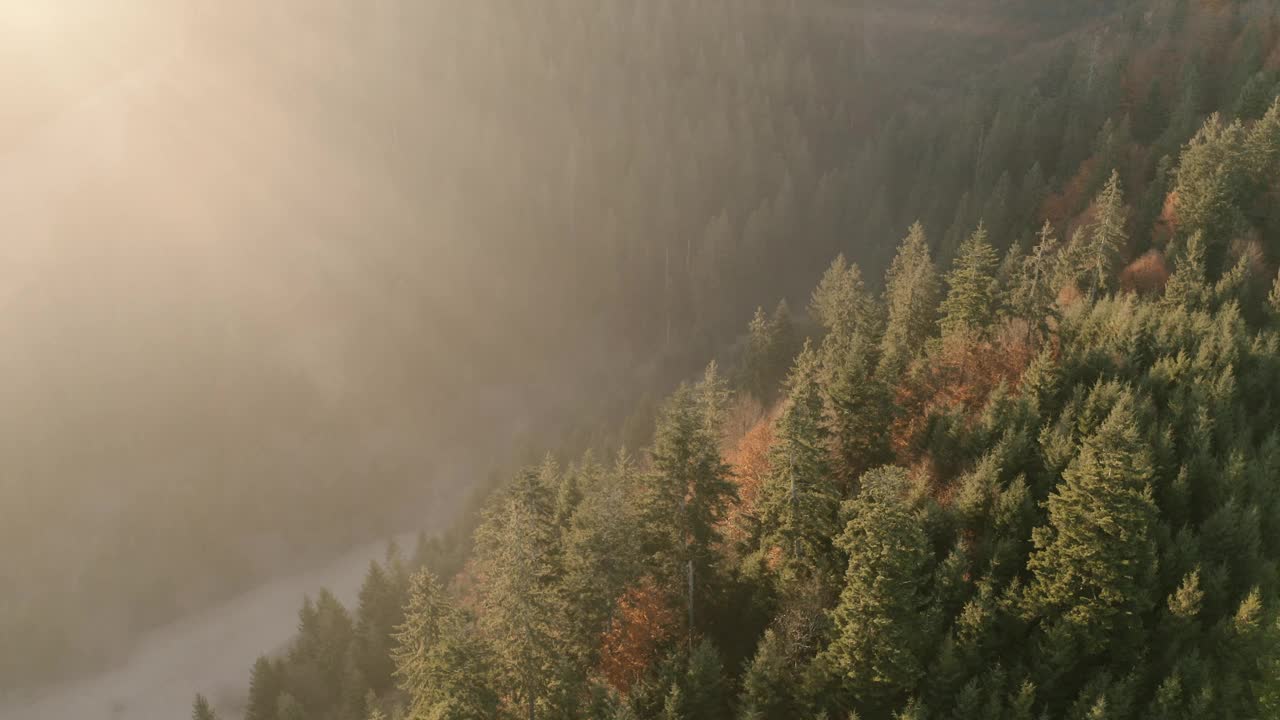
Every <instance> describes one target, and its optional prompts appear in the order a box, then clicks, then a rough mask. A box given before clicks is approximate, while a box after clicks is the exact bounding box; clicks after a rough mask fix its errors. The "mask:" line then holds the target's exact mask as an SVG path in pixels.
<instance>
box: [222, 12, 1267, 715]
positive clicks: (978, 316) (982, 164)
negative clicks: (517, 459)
mask: <svg viewBox="0 0 1280 720" xmlns="http://www.w3.org/2000/svg"><path fill="white" fill-rule="evenodd" d="M659 6H660V7H664V8H668V9H669V8H672V7H678V4H677V5H663V4H659V5H658V6H654V7H659ZM548 7H555V6H554V4H553V6H548ZM1278 11H1280V8H1278V7H1277V6H1276V5H1275V3H1271V2H1247V3H1189V2H1177V1H1174V2H1167V3H1159V2H1157V3H1134V4H1131V5H1125V6H1124V7H1122V8H1120V9H1119V11H1118V13H1117V14H1115V15H1113V16H1111V18H1110V20H1109V22H1108V23H1106V24H1104V25H1101V26H1099V27H1097V28H1094V29H1092V30H1091V32H1089V33H1086V34H1084V35H1082V36H1080V37H1078V38H1077V42H1075V43H1070V44H1068V45H1066V46H1064V48H1063V50H1062V52H1061V54H1059V55H1057V56H1056V58H1050V59H1049V60H1048V61H1047V68H1046V69H1044V71H1043V72H1042V73H1039V74H1038V75H1036V76H1035V77H1031V78H1026V79H1025V80H1026V82H1022V83H1019V82H1017V81H1015V80H1013V79H1009V78H1005V77H1001V78H1000V81H1001V82H1002V83H1007V84H1006V85H1002V86H1001V89H985V90H983V89H979V90H975V91H974V92H973V93H970V94H968V95H966V96H965V97H963V98H956V99H955V100H956V102H957V105H956V107H957V109H958V110H959V112H957V113H954V114H949V115H947V116H946V117H938V116H936V114H934V115H928V114H924V113H921V114H918V115H913V114H911V113H910V112H907V113H906V114H904V115H903V116H902V117H901V118H900V120H901V121H900V122H895V123H894V124H892V125H889V126H887V129H886V130H885V131H884V132H883V133H880V134H878V135H876V136H875V138H876V139H875V140H873V141H871V142H869V143H868V145H867V146H866V147H865V148H861V149H859V150H858V151H857V153H856V156H855V157H854V158H853V159H851V160H850V161H849V164H848V165H844V166H841V167H840V168H837V169H831V170H830V171H829V172H830V173H832V175H831V177H833V178H834V177H840V178H842V179H840V180H831V181H830V183H828V185H829V188H828V189H829V190H830V191H831V192H833V193H834V194H833V195H832V196H831V198H830V199H828V200H824V201H823V202H830V203H832V205H831V208H830V210H829V211H830V212H839V213H840V214H842V215H845V216H847V218H848V219H847V220H845V221H842V222H847V224H844V225H839V226H838V227H839V228H840V230H839V232H838V233H837V232H836V231H835V227H837V226H835V225H828V226H827V227H828V228H829V229H831V231H832V232H833V235H832V236H831V237H830V238H828V240H827V241H824V240H822V239H821V236H820V234H814V232H813V231H812V229H804V228H806V227H807V226H806V225H805V223H822V222H829V219H827V220H824V217H827V216H825V215H824V212H827V211H824V210H823V209H822V207H821V206H820V203H819V199H820V198H821V197H822V193H823V190H822V181H821V180H819V181H815V182H814V183H813V184H811V185H810V186H809V187H808V189H807V191H805V192H799V193H798V194H797V195H796V196H795V197H794V198H792V200H788V202H792V201H799V199H800V198H803V199H804V201H805V202H811V203H812V206H811V207H806V208H805V209H794V208H793V210H791V211H789V212H790V213H794V214H788V215H787V218H788V220H787V222H786V224H784V225H783V226H781V227H783V228H785V229H786V230H787V231H788V232H790V231H791V230H792V229H794V236H798V237H801V238H804V239H805V242H804V243H796V244H795V246H790V245H787V244H785V243H784V242H783V241H782V240H780V239H775V240H774V241H772V242H773V243H776V245H771V244H770V243H766V244H765V245H764V246H762V247H765V248H769V247H773V248H775V249H776V252H779V253H782V252H784V251H785V250H784V248H788V247H795V248H796V249H797V252H810V251H812V250H814V249H815V248H817V249H820V250H822V251H824V252H826V253H827V255H828V256H829V255H830V254H832V253H831V252H830V250H834V249H837V248H839V247H840V243H839V241H837V240H835V236H836V235H839V234H842V233H845V232H848V231H849V230H850V228H855V227H856V228H860V231H859V234H857V235H855V236H854V237H858V238H861V239H866V241H867V243H868V245H864V246H859V247H857V248H853V249H851V250H856V251H857V252H858V253H859V255H858V256H857V258H858V260H859V262H850V261H849V260H847V259H846V258H845V257H844V256H840V257H838V258H837V259H836V260H835V261H834V262H833V263H831V265H830V266H829V267H828V268H827V270H826V272H825V273H823V274H822V276H821V279H820V280H819V282H818V284H817V285H816V287H815V288H814V289H813V291H812V292H811V294H810V302H809V304H808V307H807V313H805V316H804V317H801V316H800V315H797V314H796V313H794V312H793V311H792V310H791V309H790V308H788V307H787V305H786V304H785V303H784V304H782V305H780V306H779V307H778V309H776V310H774V311H773V312H769V311H767V310H765V309H764V308H763V307H761V308H760V309H759V310H758V311H757V312H756V313H755V316H754V317H753V319H752V320H751V322H750V323H749V325H748V328H747V333H746V338H745V341H743V342H740V343H738V346H737V350H738V352H737V353H736V354H735V355H734V356H733V357H732V361H731V362H730V363H728V364H727V366H726V367H727V369H722V368H721V367H720V366H718V365H717V364H716V363H712V364H711V365H710V366H709V367H708V368H707V370H706V372H705V373H704V374H703V375H702V376H701V377H700V379H698V380H697V381H696V382H690V383H686V384H683V385H681V386H680V387H679V388H678V389H676V390H675V391H674V392H673V393H672V394H671V395H670V396H669V397H668V398H667V399H666V400H665V401H664V402H662V403H661V404H660V405H659V406H658V407H657V408H656V412H655V413H654V414H653V427H654V431H653V432H652V434H651V436H649V437H647V438H645V440H644V442H643V445H642V447H640V448H639V449H638V450H635V449H633V450H631V451H625V450H624V451H619V450H617V449H616V448H599V449H597V450H596V451H593V452H588V453H587V454H585V455H583V456H581V457H579V458H578V459H575V460H573V461H572V462H569V463H568V464H566V465H562V464H561V462H560V461H557V460H556V459H554V458H552V457H548V459H546V460H545V461H544V462H542V463H541V464H537V465H533V466H531V467H529V468H528V469H526V470H524V471H521V472H520V473H518V474H517V475H516V477H515V478H513V479H512V480H511V481H510V482H509V483H507V484H505V485H503V486H502V487H500V488H499V489H497V490H496V491H494V492H493V494H492V495H491V496H490V497H489V498H488V499H487V500H486V501H485V502H484V509H483V510H482V511H481V512H479V513H478V514H477V515H475V516H474V522H475V523H476V527H475V529H474V532H471V529H470V528H468V527H466V525H465V523H464V526H463V528H464V529H462V530H459V531H457V532H455V533H454V534H453V535H452V536H451V538H452V539H451V540H450V541H449V542H448V543H447V547H446V544H439V543H437V545H435V546H430V545H428V544H426V543H424V546H423V550H422V551H421V552H420V553H419V554H418V559H417V560H416V561H415V562H413V563H409V564H407V565H406V564H405V563H403V562H402V561H397V560H394V559H392V560H389V561H388V563H387V565H386V566H385V567H384V566H381V565H379V566H375V568H374V569H371V571H370V579H369V581H368V582H367V583H366V592H362V598H361V607H360V609H359V610H358V612H357V620H356V621H354V622H353V621H352V620H351V619H350V617H348V616H347V614H346V611H345V610H344V609H342V608H341V607H340V606H335V604H334V603H333V602H331V600H332V598H331V597H329V598H326V596H325V595H323V594H322V595H321V596H320V597H319V598H318V599H317V601H316V602H314V603H311V602H308V604H306V605H305V606H304V608H303V610H302V613H301V616H300V618H301V619H300V633H299V636H298V638H297V640H296V641H295V645H294V647H293V648H291V649H290V651H289V652H288V653H287V654H286V655H285V656H284V657H282V658H278V659H275V660H271V659H263V660H261V661H259V663H258V665H257V666H255V668H254V671H253V684H252V687H251V692H250V714H249V717H250V718H253V720H278V719H281V718H286V717H293V715H290V714H289V713H295V714H299V716H305V717H319V718H333V719H334V720H363V719H364V718H382V717H388V718H405V719H406V720H420V719H424V718H441V719H443V718H458V719H462V718H492V717H508V716H509V717H523V718H530V719H531V720H535V719H536V718H619V719H621V718H663V719H664V720H666V719H670V720H674V719H676V718H687V719H689V720H692V719H694V718H699V719H701V718H720V717H724V718H730V717H733V718H741V719H742V720H747V719H751V720H757V719H762V718H765V719H773V718H777V719H778V720H783V719H785V718H795V717H813V718H824V717H825V718H845V717H861V718H895V719H902V720H907V719H913V720H923V719H925V718H955V719H956V720H964V719H967V718H975V719H976V718H1004V719H1007V720H1033V719H1036V718H1055V719H1056V718H1064V719H1067V718H1070V719H1073V720H1074V719H1076V718H1080V719H1082V720H1083V719H1086V718H1088V719H1090V720H1094V719H1096V720H1102V719H1106V718H1182V719H1187V720H1190V719H1191V718H1240V719H1241V720H1245V719H1248V718H1259V717H1270V716H1272V715H1273V714H1274V713H1276V712H1278V711H1280V624H1278V620H1280V576H1278V575H1277V567H1278V566H1277V562H1280V534H1277V532H1276V531H1275V530H1274V526H1276V523H1275V522H1274V520H1275V518H1276V517H1278V516H1280V490H1278V488H1280V486H1277V485H1276V478H1277V473H1278V472H1280V434H1278V433H1277V430H1276V428H1277V427H1280V415H1278V414H1277V413H1278V412H1280V410H1278V408H1280V395H1278V394H1277V393H1278V392H1280V391H1278V390H1277V388H1280V276H1277V274H1276V270H1275V268H1276V260H1277V258H1280V245H1278V243H1280V226H1278V225H1277V224H1276V215H1275V212H1274V207H1275V193H1276V192H1277V178H1280V101H1277V85H1276V80H1277V76H1276V75H1275V72H1276V61H1275V59H1274V58H1275V57H1276V53H1277V45H1276V29H1277V22H1276V21H1277V12H1278ZM542 12H554V10H545V11H542ZM645 12H648V11H645ZM653 12H655V13H658V12H659V11H653ZM639 14H640V13H637V15H639ZM584 26H586V23H585V21H584ZM696 27H697V26H696V25H695V26H693V28H692V29H687V31H688V32H693V31H694V30H695V29H696ZM639 37H647V36H645V35H644V34H640V35H639ZM712 47H714V45H712ZM664 59H673V58H671V57H668V56H664ZM815 65H821V63H815ZM565 72H569V71H568V70H565ZM568 86H569V87H573V85H572V83H570V84H569V85H568ZM789 86H790V85H789ZM800 87H803V86H802V85H801V86H800ZM1009 88H1012V89H1009ZM818 92H820V91H818ZM823 97H824V98H826V97H828V96H825V95H824V96H823ZM730 106H731V105H730ZM1215 109H1217V110H1219V112H1218V113H1213V112H1211V111H1212V110H1215ZM672 133H674V134H672V137H676V138H679V137H681V136H680V135H679V133H675V132H674V131H672ZM664 137H665V135H664ZM833 142H834V140H833ZM835 144H836V145H838V143H835ZM783 156H784V157H790V156H788V155H786V154H785V153H784V154H783ZM683 157H687V156H683ZM824 157H830V156H829V155H826V154H824ZM739 159H740V160H742V161H743V162H749V161H750V159H746V158H739ZM699 167H700V168H705V167H707V166H702V165H700V166H699ZM786 177H788V174H787V173H783V178H784V180H785V179H786ZM1014 178H1017V181H1016V182H1017V184H1016V185H1015V180H1014ZM824 179H825V178H824ZM791 182H795V181H794V180H792V181H791ZM831 183H839V185H838V187H839V189H838V190H835V189H834V188H835V187H837V186H836V185H832V184H831ZM717 187H720V185H717ZM859 188H862V190H859ZM870 188H876V190H875V191H874V192H872V191H870V190H869V189H870ZM868 198H872V200H870V201H869V202H868V204H866V205H860V204H859V203H863V202H867V199H868ZM768 206H769V207H770V208H777V207H786V203H782V202H779V203H776V204H774V203H773V202H772V201H771V202H770V204H769V205H768ZM795 207H798V206H795ZM913 208H914V209H913ZM756 209H758V208H752V209H748V213H749V214H753V213H754V211H755V210H756ZM911 213H917V214H918V216H919V218H920V221H919V222H916V223H915V224H912V221H913V219H914V217H915V215H912V214H911ZM714 217H716V218H720V217H721V216H720V215H718V214H716V215H715V216H714ZM724 217H726V218H728V219H727V222H728V225H729V227H731V228H732V227H737V226H736V225H735V224H734V223H735V222H736V221H735V220H734V219H733V218H734V216H733V215H732V214H726V215H725V216H724ZM713 224H717V225H721V228H723V224H721V223H720V220H719V219H717V220H715V221H714V222H713ZM642 227H643V226H642ZM875 227H879V228H880V229H879V230H873V229H871V228H875ZM892 227H898V228H908V227H909V229H908V230H907V231H906V233H905V238H904V239H902V241H901V242H900V243H899V244H898V245H897V247H896V250H893V249H892V248H891V247H888V246H886V247H887V251H886V252H885V253H884V254H883V256H877V255H876V253H875V242H876V240H875V239H876V238H882V237H883V235H884V233H887V232H889V228H892ZM723 232H724V231H723V229H721V230H716V231H715V232H711V233H709V235H710V236H716V235H718V234H722V233H723ZM728 235H729V236H732V235H733V233H732V232H729V233H728ZM681 236H682V235H681V234H679V233H677V234H675V235H674V237H681ZM690 237H698V236H697V235H692V236H690ZM810 241H812V244H810ZM723 252H724V255H723V257H721V256H718V255H717V256H716V257H717V260H716V262H715V263H712V265H711V267H712V268H713V269H714V268H717V267H721V266H720V265H719V264H718V263H719V262H720V260H721V259H723V260H724V261H725V262H740V261H743V257H744V253H747V252H748V251H746V250H744V249H742V248H741V247H737V248H731V249H726V250H724V251H723ZM863 253H866V254H865V255H864V254H863ZM694 254H696V252H695V251H693V250H690V256H693V255H694ZM662 255H663V257H664V258H665V257H667V256H668V249H663V250H662ZM851 255H852V252H851ZM755 257H756V258H763V257H765V256H764V255H757V256H755ZM651 260H654V261H655V262H656V259H654V258H651ZM879 266H886V267H887V271H886V272H885V273H884V277H883V280H882V281H876V282H875V284H874V285H873V284H871V283H870V282H869V281H868V279H867V278H866V277H864V273H863V270H862V268H863V267H879ZM690 267H693V266H692V265H690ZM765 267H767V264H766V265H765ZM666 270H667V268H666V267H665V260H664V264H663V266H662V269H661V270H659V269H658V267H657V266H655V269H654V272H655V273H658V274H659V275H661V274H663V273H665V272H666ZM727 275H728V276H733V277H737V278H739V279H741V278H743V277H746V276H744V275H733V274H732V273H727ZM686 279H687V281H688V287H689V288H699V291H706V292H709V293H712V294H714V295H715V296H716V297H717V298H724V297H725V296H726V295H725V293H728V292H731V291H730V290H729V289H727V288H725V287H723V286H721V285H716V284H714V282H713V281H712V280H710V279H708V278H707V277H700V276H697V275H696V274H690V275H689V276H687V278H686ZM653 287H662V288H663V292H668V291H669V290H670V288H671V283H670V282H662V281H659V282H656V283H655V284H654V285H653ZM748 290H749V285H748V284H744V285H743V286H742V287H741V288H740V289H739V290H738V291H740V292H744V293H745V292H747V291H748ZM682 302H687V303H688V305H682V306H679V307H677V312H675V313H674V315H675V316H677V317H679V318H681V319H682V321H684V322H688V323H697V322H698V320H696V318H697V317H698V313H700V312H709V311H707V310H706V306H705V303H706V302H707V301H706V300H705V298H694V297H686V298H684V300H682ZM733 302H734V303H736V302H737V301H733ZM726 314H731V313H726ZM665 336H666V328H663V329H662V331H661V332H658V333H657V334H656V336H655V341H658V340H657V338H662V339H665ZM604 450H608V452H607V453H606V452H604ZM473 539H474V544H473V543H472V540H473ZM409 567H415V568H420V569H417V570H413V571H411V570H410V569H409ZM375 570H376V572H375ZM388 578H392V579H390V580H388ZM378 588H393V590H391V591H386V590H379V589H378ZM384 592H385V593H387V594H386V595H384ZM366 594H368V595H369V596H371V597H372V596H375V595H376V596H380V597H388V598H389V597H392V596H394V597H395V598H396V599H397V600H398V602H392V601H391V600H387V601H386V602H385V603H373V602H372V601H370V602H369V605H370V607H373V605H375V604H376V605H377V606H378V607H380V608H383V610H380V611H378V612H377V615H378V618H379V619H378V620H376V621H375V620H373V619H371V618H370V617H366V616H367V615H369V614H370V613H373V611H372V610H369V609H366V602H365V596H366ZM362 618H363V619H362ZM362 622H363V623H364V627H365V628H366V629H369V628H373V630H372V631H367V632H365V633H364V636H366V640H364V641H358V640H357V639H356V638H357V637H360V636H361V634H360V633H357V632H355V631H354V630H353V628H355V627H359V626H360V625H361V623H362ZM369 638H372V639H369ZM362 643H364V644H363V645H362ZM362 647H363V648H366V651H362V650H360V648H362ZM317 648H328V649H329V650H328V651H327V652H324V651H319V650H317ZM370 648H374V649H370ZM362 652H364V653H365V654H364V655H363V657H365V658H366V660H365V661H364V664H363V665H362V664H361V661H359V660H358V658H360V657H362ZM378 652H382V654H381V655H378ZM388 661H389V662H388ZM307 673H318V674H319V676H320V677H324V678H327V679H328V681H327V682H314V681H308V680H307ZM255 708H256V709H255ZM197 711H199V703H198V705H197Z"/></svg>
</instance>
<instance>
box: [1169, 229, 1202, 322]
mask: <svg viewBox="0 0 1280 720" xmlns="http://www.w3.org/2000/svg"><path fill="white" fill-rule="evenodd" d="M1205 274H1206V272H1205V246H1204V241H1203V236H1202V235H1201V233H1195V234H1194V235H1192V236H1191V237H1189V238H1187V243H1186V246H1185V247H1183V249H1182V254H1181V255H1180V256H1179V257H1178V259H1177V262H1176V263H1175V265H1174V269H1173V275H1171V276H1170V277H1169V282H1168V283H1166V284H1165V288H1164V299H1165V301H1166V303H1168V304H1170V305H1174V306H1181V307H1185V308H1186V309H1188V310H1207V309H1208V306H1209V301H1210V299H1211V297H1212V294H1213V289H1212V288H1211V287H1210V286H1209V282H1208V280H1207V279H1206V278H1205Z"/></svg>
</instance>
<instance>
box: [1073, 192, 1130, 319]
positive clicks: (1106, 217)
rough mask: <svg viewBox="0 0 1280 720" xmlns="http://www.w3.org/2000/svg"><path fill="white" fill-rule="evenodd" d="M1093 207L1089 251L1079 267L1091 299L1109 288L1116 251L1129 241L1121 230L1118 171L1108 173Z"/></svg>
mask: <svg viewBox="0 0 1280 720" xmlns="http://www.w3.org/2000/svg"><path fill="white" fill-rule="evenodd" d="M1094 207H1095V210H1096V212H1097V217H1096V218H1095V219H1094V222H1093V227H1092V229H1091V233H1090V236H1091V237H1090V243H1089V252H1088V255H1087V261H1086V266H1085V267H1084V268H1083V270H1084V273H1083V274H1084V277H1085V286H1086V287H1085V289H1086V290H1087V291H1088V293H1089V295H1090V296H1091V297H1092V296H1095V295H1097V294H1099V293H1103V292H1106V291H1107V290H1110V289H1111V288H1112V276H1113V275H1114V273H1115V268H1116V263H1117V261H1118V260H1119V257H1120V252H1121V251H1122V250H1123V249H1124V247H1125V245H1126V244H1128V242H1129V237H1128V234H1127V233H1126V232H1125V229H1124V225H1125V207H1124V192H1123V190H1121V187H1120V173H1119V172H1117V171H1114V170H1113V171H1112V172H1111V178H1110V179H1109V180H1108V181H1107V184H1106V186H1105V187H1103V189H1102V192H1101V193H1099V194H1098V198H1097V200H1095V201H1094Z"/></svg>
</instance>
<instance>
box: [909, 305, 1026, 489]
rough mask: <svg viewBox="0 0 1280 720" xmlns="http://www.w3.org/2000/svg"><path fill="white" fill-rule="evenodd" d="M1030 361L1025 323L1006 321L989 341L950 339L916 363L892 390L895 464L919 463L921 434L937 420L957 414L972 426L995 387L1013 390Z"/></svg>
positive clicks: (921, 443) (922, 435)
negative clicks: (895, 413)
mask: <svg viewBox="0 0 1280 720" xmlns="http://www.w3.org/2000/svg"><path fill="white" fill-rule="evenodd" d="M1032 357H1034V348H1033V347H1032V344H1031V342H1030V341H1029V340H1028V333H1027V328H1026V326H1025V324H1021V325H1020V324H1019V323H1010V324H1008V325H1006V326H1005V328H1004V330H1003V332H1001V333H1000V334H999V335H998V336H997V337H996V338H995V339H994V340H980V341H978V340H970V339H967V338H963V337H961V338H952V339H950V340H948V341H945V342H944V344H943V345H942V347H941V349H940V351H939V352H937V353H934V354H932V355H931V356H929V357H926V358H923V359H921V360H920V361H917V364H916V366H915V367H914V368H913V369H912V372H911V373H910V374H909V376H908V379H907V380H906V381H905V382H904V383H903V384H902V385H901V386H899V387H898V388H897V391H896V403H895V404H896V405H897V407H898V409H899V412H898V418H897V420H895V421H894V423H893V425H892V427H891V428H890V437H891V443H892V447H893V450H894V453H895V455H896V456H897V458H898V462H899V463H900V464H902V465H905V466H911V465H913V464H917V463H918V462H919V461H920V460H922V458H921V447H922V446H923V440H924V436H925V434H926V433H927V431H928V429H929V427H930V425H931V424H932V422H933V420H934V419H935V418H936V417H937V416H939V415H941V414H945V413H949V412H955V411H959V412H960V413H962V414H963V415H964V416H965V417H966V418H967V419H968V420H969V421H970V422H972V421H973V420H974V419H975V418H976V417H977V415H978V414H979V413H980V412H981V411H982V409H983V406H984V405H985V404H986V402H987V398H988V397H990V395H991V393H992V391H994V390H995V389H996V388H997V387H998V386H1000V385H1001V384H1004V385H1006V386H1007V387H1009V388H1011V389H1017V386H1018V382H1019V380H1020V379H1021V377H1022V373H1023V371H1024V370H1025V369H1026V367H1027V365H1028V364H1029V363H1030V362H1031V359H1032Z"/></svg>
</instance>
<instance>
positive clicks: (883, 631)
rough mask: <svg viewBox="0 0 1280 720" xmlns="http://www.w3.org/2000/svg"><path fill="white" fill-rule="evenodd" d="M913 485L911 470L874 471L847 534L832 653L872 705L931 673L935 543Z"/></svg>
mask: <svg viewBox="0 0 1280 720" xmlns="http://www.w3.org/2000/svg"><path fill="white" fill-rule="evenodd" d="M906 491H907V479H906V471H905V470H901V469H897V468H884V469H880V470H875V471H872V472H870V473H868V474H867V476H865V477H864V478H863V479H862V492H861V493H860V494H859V495H858V497H857V498H855V499H854V500H853V501H851V502H850V504H849V505H850V515H851V519H850V520H849V524H848V526H847V527H846V528H845V530H844V532H843V534H842V535H841V536H840V540H839V543H840V547H841V549H843V550H844V551H845V552H846V553H848V556H849V566H848V570H847V571H846V573H845V586H844V590H843V591H842V592H841V593H840V601H839V604H838V605H837V606H836V608H835V609H834V610H833V611H832V613H831V618H832V621H833V622H834V623H835V636H834V638H833V640H832V641H831V644H830V645H829V646H828V647H827V649H826V651H825V653H824V660H825V662H826V664H827V665H829V666H830V667H831V668H833V669H834V670H835V672H836V673H837V674H838V676H839V677H840V680H841V683H842V684H843V685H844V686H845V687H847V688H848V689H849V690H850V691H851V692H852V693H853V694H854V696H855V697H856V698H857V699H858V700H859V701H860V702H861V703H864V704H866V705H868V706H869V707H881V706H882V705H883V703H884V702H886V701H892V700H895V699H901V698H902V697H903V696H904V695H905V694H906V693H908V692H909V691H910V690H911V689H912V688H914V687H915V685H916V682H917V681H919V679H920V678H921V677H922V675H923V673H924V660H925V657H924V651H925V646H926V642H927V640H928V639H929V637H930V625H931V624H932V623H931V620H930V617H929V611H928V608H927V593H926V587H927V583H928V578H929V574H930V571H931V569H932V568H931V567H930V560H931V550H930V547H929V539H928V537H927V536H926V535H925V534H924V531H923V529H922V528H921V527H920V523H919V521H918V519H917V517H916V515H915V513H914V512H913V511H912V509H911V507H910V506H909V505H908V503H907V500H906V497H905V495H906Z"/></svg>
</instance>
